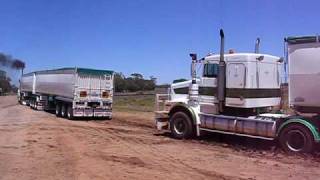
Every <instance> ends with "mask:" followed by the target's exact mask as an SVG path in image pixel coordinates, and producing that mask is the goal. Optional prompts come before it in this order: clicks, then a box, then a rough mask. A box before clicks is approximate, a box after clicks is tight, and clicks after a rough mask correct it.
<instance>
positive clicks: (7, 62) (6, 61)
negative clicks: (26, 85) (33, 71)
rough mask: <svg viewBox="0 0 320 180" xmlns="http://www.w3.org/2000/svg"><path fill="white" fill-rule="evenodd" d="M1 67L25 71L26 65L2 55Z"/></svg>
mask: <svg viewBox="0 0 320 180" xmlns="http://www.w3.org/2000/svg"><path fill="white" fill-rule="evenodd" d="M0 66H2V67H7V68H11V69H15V70H20V69H21V70H23V69H24V68H25V66H26V65H25V63H24V62H23V61H21V60H19V59H13V58H12V57H11V56H9V55H6V54H3V53H0Z"/></svg>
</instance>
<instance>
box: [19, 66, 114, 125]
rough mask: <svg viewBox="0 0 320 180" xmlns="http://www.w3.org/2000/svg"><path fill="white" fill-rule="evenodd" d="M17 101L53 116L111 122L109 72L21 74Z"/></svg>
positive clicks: (75, 70) (66, 70)
mask: <svg viewBox="0 0 320 180" xmlns="http://www.w3.org/2000/svg"><path fill="white" fill-rule="evenodd" d="M18 99H19V102H21V104H25V105H29V106H30V107H31V108H33V109H36V110H54V109H55V112H56V115H57V116H62V117H67V118H69V119H73V118H76V117H104V118H107V119H111V118H112V101H113V71H109V70H95V69H86V68H62V69H54V70H45V71H36V72H31V73H28V74H24V75H23V76H22V77H21V79H20V89H19V93H18Z"/></svg>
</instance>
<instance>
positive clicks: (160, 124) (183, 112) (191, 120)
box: [155, 32, 320, 152]
mask: <svg viewBox="0 0 320 180" xmlns="http://www.w3.org/2000/svg"><path fill="white" fill-rule="evenodd" d="M222 35H223V32H222ZM282 64H283V58H280V57H277V56H273V55H268V54H262V53H259V52H254V53H233V52H232V53H228V54H225V53H224V35H223V36H222V37H221V50H220V54H213V55H208V56H206V57H204V58H201V59H197V58H196V56H195V55H192V68H191V71H192V72H191V74H192V80H189V81H185V82H180V83H174V84H172V85H171V86H170V88H169V90H168V94H157V95H156V110H155V121H156V125H157V128H158V130H169V131H170V132H171V134H172V136H173V137H174V138H177V139H188V138H191V137H193V136H200V135H201V132H202V131H207V132H217V133H222V134H232V135H238V136H246V137H251V138H260V139H267V140H278V141H279V143H280V145H281V147H282V148H283V149H284V150H286V151H288V152H310V151H312V150H313V148H314V145H315V143H318V142H319V140H320V138H319V137H320V136H319V131H318V124H319V123H317V122H315V121H317V120H315V119H317V118H314V117H313V118H307V117H304V116H301V115H298V114H280V113H275V111H274V109H275V108H277V109H279V107H280V102H281V89H280V85H281V75H280V73H281V67H282ZM198 66H200V67H201V69H202V70H201V72H200V73H198V72H196V69H197V67H198ZM196 74H200V77H199V76H197V75H196Z"/></svg>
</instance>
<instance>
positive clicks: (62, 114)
mask: <svg viewBox="0 0 320 180" xmlns="http://www.w3.org/2000/svg"><path fill="white" fill-rule="evenodd" d="M66 116H67V105H66V104H62V105H61V117H66Z"/></svg>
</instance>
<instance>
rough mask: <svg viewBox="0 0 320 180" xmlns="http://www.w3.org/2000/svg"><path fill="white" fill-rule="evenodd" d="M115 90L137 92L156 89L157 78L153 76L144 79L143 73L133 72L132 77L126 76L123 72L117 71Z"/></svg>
mask: <svg viewBox="0 0 320 180" xmlns="http://www.w3.org/2000/svg"><path fill="white" fill-rule="evenodd" d="M114 77H115V79H114V80H115V91H116V92H126V91H129V92H136V91H148V90H154V88H155V86H156V78H155V77H153V76H151V77H150V80H149V79H144V78H143V75H142V74H139V73H133V74H131V76H130V77H125V76H124V75H123V74H122V73H115V76H114Z"/></svg>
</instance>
